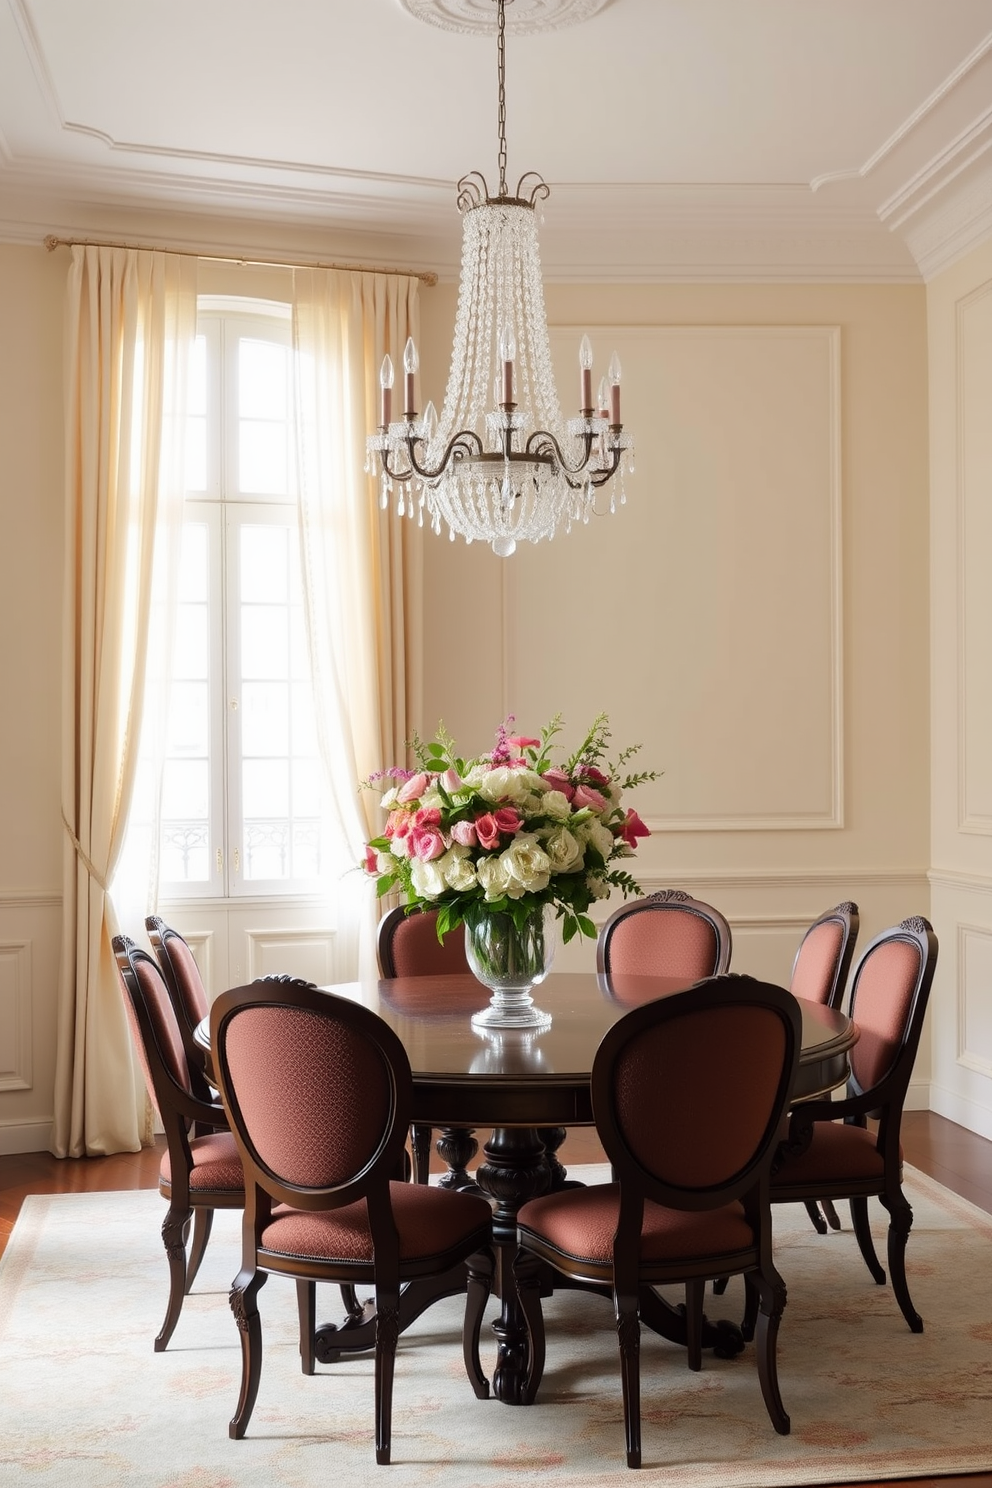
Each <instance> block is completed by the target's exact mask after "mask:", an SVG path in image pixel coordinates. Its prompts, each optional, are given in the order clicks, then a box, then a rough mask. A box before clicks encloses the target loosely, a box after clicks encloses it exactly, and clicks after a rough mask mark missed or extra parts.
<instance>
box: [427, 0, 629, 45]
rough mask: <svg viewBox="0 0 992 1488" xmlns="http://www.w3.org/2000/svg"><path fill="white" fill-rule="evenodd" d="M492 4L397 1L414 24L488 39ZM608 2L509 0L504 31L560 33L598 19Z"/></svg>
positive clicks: (465, 0) (472, 0) (481, 0)
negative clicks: (597, 16)
mask: <svg viewBox="0 0 992 1488" xmlns="http://www.w3.org/2000/svg"><path fill="white" fill-rule="evenodd" d="M493 3H494V0H400V4H401V5H402V7H403V9H404V10H406V11H409V13H410V15H412V16H413V17H414V18H415V20H418V21H426V22H427V23H428V25H430V26H440V27H441V29H442V30H443V31H461V32H472V33H475V34H478V33H480V32H482V33H484V34H486V35H488V34H489V33H490V32H491V31H492V29H493ZM609 3H610V0H509V4H510V10H509V12H508V15H507V30H508V31H512V32H513V33H514V34H515V35H521V36H523V35H528V34H533V33H535V32H538V31H560V30H562V29H563V28H564V27H566V26H577V25H579V24H580V22H582V21H588V20H589V19H590V17H592V16H594V15H598V14H599V12H600V11H601V10H604V9H605V8H606V6H607V5H609Z"/></svg>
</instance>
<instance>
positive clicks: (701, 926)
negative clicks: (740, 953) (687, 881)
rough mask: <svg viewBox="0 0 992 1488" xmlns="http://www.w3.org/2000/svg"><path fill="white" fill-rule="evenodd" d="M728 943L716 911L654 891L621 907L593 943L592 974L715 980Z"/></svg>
mask: <svg viewBox="0 0 992 1488" xmlns="http://www.w3.org/2000/svg"><path fill="white" fill-rule="evenodd" d="M732 947H733V940H732V937H731V933H730V926H729V924H728V923H727V921H726V919H725V918H724V916H723V915H722V914H721V913H720V911H719V910H718V909H714V908H713V906H712V905H710V904H704V903H703V902H702V901H701V900H699V899H693V898H692V896H691V895H690V894H687V893H686V892H685V890H684V889H659V890H658V892H657V893H654V894H648V895H647V896H646V897H645V898H643V899H635V900H633V901H631V902H630V903H628V904H622V905H621V906H620V908H619V909H617V910H615V911H614V913H613V914H611V915H610V917H609V919H608V920H606V922H605V924H604V925H603V927H602V929H601V930H600V932H599V937H598V939H597V942H596V970H597V971H601V972H616V973H618V974H620V975H627V976H683V977H685V978H686V980H687V981H698V980H699V979H700V978H701V977H707V976H720V975H722V973H723V972H725V971H726V970H727V969H728V968H729V966H730V954H731V950H732Z"/></svg>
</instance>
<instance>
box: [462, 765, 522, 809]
mask: <svg viewBox="0 0 992 1488" xmlns="http://www.w3.org/2000/svg"><path fill="white" fill-rule="evenodd" d="M531 773H532V772H531V771H528V770H511V769H510V767H509V766H508V765H498V766H497V767H496V769H495V770H487V771H486V773H485V774H484V775H483V777H482V779H481V780H480V781H479V784H478V786H477V787H476V789H477V790H478V792H479V795H480V796H481V797H482V798H483V800H484V801H521V800H522V799H523V798H524V796H526V795H527V793H528V791H529V790H530V789H531V787H530V785H529V784H528V782H527V780H526V779H525V776H527V775H529V774H531Z"/></svg>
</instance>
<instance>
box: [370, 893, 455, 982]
mask: <svg viewBox="0 0 992 1488" xmlns="http://www.w3.org/2000/svg"><path fill="white" fill-rule="evenodd" d="M377 948H378V955H379V971H380V974H381V975H382V976H384V977H418V976H455V975H458V974H460V973H465V974H467V973H468V969H469V966H468V961H467V960H466V958H465V927H464V926H463V925H459V926H458V927H457V929H455V930H449V932H448V934H447V935H446V936H445V937H444V942H443V943H442V942H441V941H439V940H438V938H437V911H436V910H433V909H425V910H413V911H411V913H410V914H407V913H406V912H405V910H403V909H391V910H388V911H387V913H386V914H385V915H383V917H382V919H381V921H380V922H379V935H378V942H377Z"/></svg>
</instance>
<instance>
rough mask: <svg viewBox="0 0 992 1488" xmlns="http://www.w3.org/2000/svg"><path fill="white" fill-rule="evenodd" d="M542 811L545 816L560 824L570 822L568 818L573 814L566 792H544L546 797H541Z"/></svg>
mask: <svg viewBox="0 0 992 1488" xmlns="http://www.w3.org/2000/svg"><path fill="white" fill-rule="evenodd" d="M540 810H541V811H542V812H543V813H544V815H545V816H550V817H551V820H552V821H559V822H563V821H568V818H569V817H570V816H571V814H572V808H571V806H570V805H569V802H568V797H567V796H566V794H565V792H564V791H558V790H549V791H545V792H544V795H543V796H542V797H541V804H540Z"/></svg>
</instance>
